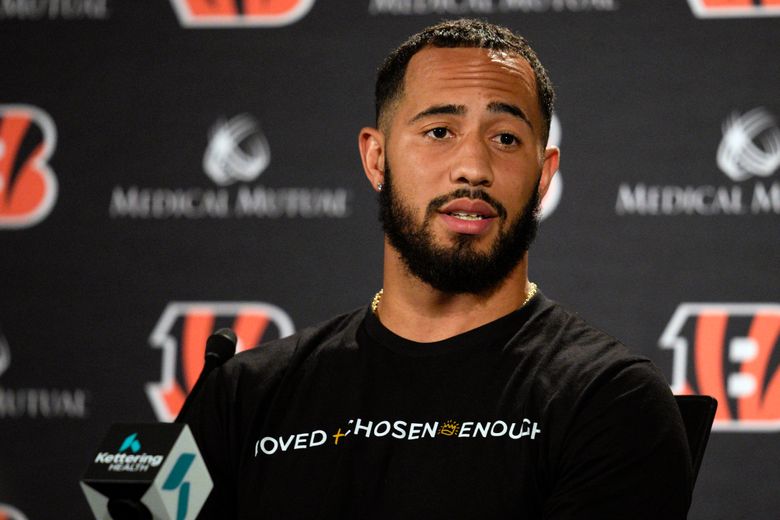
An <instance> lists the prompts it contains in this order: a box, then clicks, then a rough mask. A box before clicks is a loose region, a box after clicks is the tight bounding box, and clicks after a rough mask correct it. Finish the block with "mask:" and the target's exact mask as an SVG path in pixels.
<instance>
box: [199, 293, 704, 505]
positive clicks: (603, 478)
mask: <svg viewBox="0 0 780 520" xmlns="http://www.w3.org/2000/svg"><path fill="white" fill-rule="evenodd" d="M188 423H189V424H190V426H191V428H192V430H193V434H194V435H195V438H196V439H197V441H198V444H199V445H200V447H201V450H202V452H203V456H204V458H205V460H206V463H207V465H208V467H209V471H210V472H211V474H212V478H213V479H214V481H215V488H214V491H212V494H211V496H210V498H209V501H208V502H207V504H206V507H205V508H204V510H203V512H202V514H201V518H230V517H237V518H330V517H341V518H447V519H453V518H522V519H537V518H548V519H564V518H578V519H580V518H652V519H660V518H663V519H678V518H685V516H686V512H687V510H688V506H689V503H690V494H691V485H692V484H691V462H690V455H689V452H688V446H687V442H686V437H685V432H684V428H683V425H682V420H681V418H680V415H679V411H678V409H677V406H676V403H675V402H674V398H673V396H672V394H671V392H670V391H669V387H668V386H667V384H666V383H665V382H664V380H663V377H662V376H661V375H660V374H659V373H658V371H657V370H656V369H655V368H654V367H653V366H652V364H651V363H650V362H649V361H648V360H647V359H645V358H642V357H638V356H635V355H633V354H631V353H630V352H629V351H628V350H627V349H626V348H625V347H624V346H623V345H621V344H620V343H619V342H617V341H616V340H614V339H613V338H611V337H609V336H607V335H606V334H604V333H603V332H601V331H598V330H597V329H594V328H593V327H591V326H589V325H587V324H586V323H585V322H583V321H582V320H581V319H579V318H578V317H576V316H574V315H573V314H571V313H569V312H567V311H566V310H564V309H563V308H561V307H560V306H559V305H557V304H555V303H553V302H551V301H549V300H547V299H546V298H545V297H544V296H542V295H541V294H538V295H537V296H536V297H535V298H533V299H532V300H531V301H530V302H529V303H528V304H527V305H526V306H524V307H523V308H521V309H519V310H517V311H515V312H513V313H511V314H509V315H507V316H504V317H503V318H500V319H498V320H496V321H494V322H492V323H489V324H487V325H484V326H482V327H479V328H477V329H474V330H471V331H469V332H466V333H464V334H460V335H458V336H455V337H453V338H449V339H447V340H443V341H438V342H434V343H416V342H413V341H409V340H406V339H403V338H401V337H399V336H397V335H395V334H393V333H392V332H391V331H390V330H388V329H386V328H384V327H383V326H382V324H381V323H380V322H379V320H378V319H377V318H376V317H375V316H374V315H373V314H372V313H371V312H370V311H369V310H368V309H360V310H358V311H355V312H352V313H350V314H347V315H343V316H340V317H337V318H335V319H333V320H330V321H328V322H326V323H323V324H320V325H318V326H316V327H312V328H308V329H305V330H302V331H300V332H299V333H297V334H295V335H293V336H290V337H288V338H284V339H280V340H276V341H273V342H269V343H267V344H264V345H261V346H259V347H258V348H256V349H253V350H250V351H246V352H243V353H241V354H238V355H237V356H235V358H233V359H232V360H230V361H229V362H227V363H226V364H225V365H224V366H223V367H221V368H220V369H218V370H216V371H215V372H214V373H212V374H211V375H210V377H209V378H208V380H207V383H206V385H205V386H204V389H203V392H202V393H201V394H200V395H199V396H198V397H197V398H196V400H195V401H194V402H193V407H192V411H191V413H190V414H189V416H188Z"/></svg>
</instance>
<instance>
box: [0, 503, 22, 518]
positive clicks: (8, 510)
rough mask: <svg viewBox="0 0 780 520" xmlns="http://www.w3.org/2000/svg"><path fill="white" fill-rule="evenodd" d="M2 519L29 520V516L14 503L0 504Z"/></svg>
mask: <svg viewBox="0 0 780 520" xmlns="http://www.w3.org/2000/svg"><path fill="white" fill-rule="evenodd" d="M0 520H27V517H26V516H24V513H22V512H21V511H19V510H18V509H16V508H15V507H14V506H12V505H9V504H0Z"/></svg>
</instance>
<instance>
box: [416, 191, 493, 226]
mask: <svg viewBox="0 0 780 520" xmlns="http://www.w3.org/2000/svg"><path fill="white" fill-rule="evenodd" d="M455 199H473V200H482V201H485V202H487V203H488V204H490V205H491V206H492V207H493V209H494V210H496V213H497V214H498V216H499V217H500V218H501V219H502V220H503V219H506V214H507V213H506V208H505V207H504V205H503V204H501V203H500V202H499V201H497V200H496V199H494V198H493V197H491V196H490V194H489V193H488V192H486V191H485V190H481V189H468V188H459V189H457V190H455V191H452V192H450V193H448V194H446V195H440V196H438V197H436V198H435V199H432V200H431V201H430V202H429V203H428V208H427V210H426V215H427V216H431V215H433V214H434V213H436V212H437V211H438V209H439V208H440V207H442V206H444V205H445V204H446V203H448V202H450V201H452V200H455Z"/></svg>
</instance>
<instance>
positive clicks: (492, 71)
mask: <svg viewBox="0 0 780 520" xmlns="http://www.w3.org/2000/svg"><path fill="white" fill-rule="evenodd" d="M482 98H484V100H485V101H486V102H491V101H499V102H506V103H512V104H516V105H518V106H520V108H522V109H523V111H525V113H526V114H529V115H530V116H531V118H532V119H533V121H534V127H535V128H538V126H537V123H539V122H540V120H541V110H540V108H539V102H538V97H537V93H536V77H535V75H534V72H533V69H532V68H531V65H530V64H529V63H528V62H527V61H526V60H525V59H524V58H523V57H522V56H519V55H517V54H515V53H507V52H502V51H494V50H490V49H481V48H472V47H466V48H462V47H456V48H440V47H426V48H424V49H422V50H420V51H419V52H418V53H417V54H415V55H414V56H413V57H412V59H411V60H410V62H409V66H408V68H407V71H406V76H405V78H404V91H403V99H402V101H401V105H402V106H403V105H407V108H408V109H409V110H414V108H415V107H419V106H421V105H427V104H442V103H455V104H465V105H466V106H468V104H469V103H468V100H471V102H472V103H473V102H474V101H476V100H478V99H482ZM399 108H400V107H399Z"/></svg>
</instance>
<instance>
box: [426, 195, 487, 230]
mask: <svg viewBox="0 0 780 520" xmlns="http://www.w3.org/2000/svg"><path fill="white" fill-rule="evenodd" d="M456 211H457V212H462V213H474V214H476V215H480V216H481V217H482V218H481V219H478V220H463V219H460V218H458V217H453V216H452V215H450V213H453V212H456ZM438 212H439V216H440V217H441V219H442V221H443V222H444V225H445V226H446V227H447V229H449V230H450V231H451V232H453V233H459V234H463V235H480V234H482V233H485V232H486V231H487V230H488V228H489V227H490V226H491V225H492V224H493V222H494V221H495V220H496V217H497V216H498V215H497V214H496V211H495V209H493V207H492V206H491V205H490V204H488V203H487V202H485V201H484V200H479V199H466V198H460V199H455V200H453V201H451V202H449V203H447V204H445V205H444V206H442V207H441V208H439V210H438Z"/></svg>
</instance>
